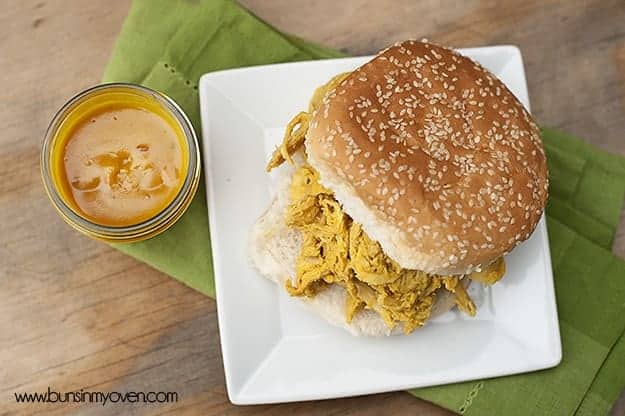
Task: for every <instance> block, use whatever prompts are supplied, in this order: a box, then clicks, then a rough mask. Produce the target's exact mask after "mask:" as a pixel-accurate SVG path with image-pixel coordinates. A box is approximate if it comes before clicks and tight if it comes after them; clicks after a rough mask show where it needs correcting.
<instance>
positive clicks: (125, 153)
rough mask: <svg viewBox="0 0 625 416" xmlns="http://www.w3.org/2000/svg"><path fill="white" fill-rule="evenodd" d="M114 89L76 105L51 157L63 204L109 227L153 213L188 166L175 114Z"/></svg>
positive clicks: (178, 185)
mask: <svg viewBox="0 0 625 416" xmlns="http://www.w3.org/2000/svg"><path fill="white" fill-rule="evenodd" d="M113 94H115V93H113ZM117 94H118V96H116V97H115V96H114V97H111V96H110V94H103V95H102V96H100V97H98V96H96V97H94V98H92V99H90V101H89V102H87V103H84V104H81V106H82V107H84V108H81V107H80V106H79V108H77V109H76V110H74V113H75V114H72V115H71V116H70V117H68V119H67V120H66V121H65V122H64V125H63V126H62V127H61V129H60V130H59V140H58V146H62V151H61V152H57V154H58V155H59V156H58V157H57V160H56V163H55V169H56V171H57V175H55V176H56V178H57V182H58V184H57V185H60V186H59V189H60V190H61V194H62V195H63V197H64V199H65V200H66V203H68V204H69V205H70V207H71V208H72V210H74V211H75V212H77V213H78V214H79V215H81V216H83V217H84V218H86V219H88V220H90V221H92V222H94V223H96V224H99V225H103V226H109V227H123V226H130V225H134V224H139V223H141V222H143V221H146V220H148V219H150V218H152V217H154V216H155V215H157V214H158V213H159V212H161V211H162V210H163V209H165V208H166V207H167V206H168V205H169V204H170V203H171V202H172V201H173V200H174V198H175V197H176V195H177V194H178V192H179V191H180V189H181V187H182V185H183V183H184V180H185V176H186V173H187V169H188V168H187V163H188V150H187V148H186V145H184V141H183V140H184V136H183V132H182V129H181V127H180V126H179V124H178V123H177V121H176V120H175V119H174V118H173V117H172V116H171V115H169V114H167V112H166V111H165V110H164V109H163V108H160V107H159V104H158V103H152V102H151V101H150V100H149V99H146V98H145V97H135V96H132V95H131V94H124V93H123V92H119V93H117Z"/></svg>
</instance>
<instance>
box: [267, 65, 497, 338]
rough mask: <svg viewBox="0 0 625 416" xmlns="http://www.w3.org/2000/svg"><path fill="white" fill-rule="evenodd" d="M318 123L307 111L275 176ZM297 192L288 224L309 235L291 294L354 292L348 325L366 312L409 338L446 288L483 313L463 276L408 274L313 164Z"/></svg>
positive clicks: (300, 173)
mask: <svg viewBox="0 0 625 416" xmlns="http://www.w3.org/2000/svg"><path fill="white" fill-rule="evenodd" d="M347 75H348V74H341V75H338V76H336V77H334V78H333V79H332V80H330V82H329V83H328V84H326V85H325V86H322V87H320V88H318V89H317V90H316V91H315V94H314V95H313V98H312V100H311V104H310V108H309V110H310V112H312V111H313V110H314V109H315V108H317V107H318V105H319V102H320V100H321V99H322V98H323V96H324V95H325V93H326V92H327V91H329V90H331V89H333V88H334V87H336V86H337V85H338V84H339V83H340V82H341V81H342V80H343V79H345V77H346V76H347ZM310 118H311V114H310V113H306V112H302V113H300V114H298V115H297V116H295V117H294V118H293V120H291V122H290V123H289V125H288V126H287V129H286V133H285V136H284V140H283V143H282V145H281V146H280V147H278V148H277V149H276V151H275V152H274V154H273V156H272V158H271V160H270V161H269V163H268V165H267V170H271V169H273V168H274V167H276V166H279V165H280V164H282V163H283V162H284V161H289V162H291V163H292V160H291V157H290V155H291V154H293V153H294V152H296V151H297V150H298V149H299V148H300V147H301V146H302V145H303V143H304V140H305V135H306V131H307V130H308V123H309V121H310ZM289 192H290V195H289V197H290V204H289V206H288V209H287V215H286V223H287V225H288V226H290V227H294V228H296V229H298V230H299V231H300V232H301V235H302V247H301V251H300V254H299V257H298V258H297V261H296V267H295V272H296V275H295V277H294V279H293V280H287V282H286V290H287V291H288V292H289V294H291V295H292V296H308V297H312V296H315V295H316V294H317V293H319V292H320V291H322V290H324V289H325V288H327V287H328V285H331V284H338V285H340V286H341V287H343V288H344V289H345V291H346V292H347V301H346V305H345V316H346V320H347V322H351V321H352V319H353V318H354V316H356V314H357V313H358V312H360V311H361V310H363V309H365V308H366V309H371V310H374V311H376V312H377V313H379V314H380V316H381V317H382V318H383V319H384V322H385V323H386V325H387V326H388V327H389V328H394V327H395V326H397V325H398V324H403V331H404V332H405V333H410V332H412V331H413V330H414V329H416V328H418V327H420V326H423V325H424V324H425V322H426V321H427V320H428V318H429V317H430V313H431V310H432V305H433V304H434V302H435V299H436V295H437V291H439V290H447V291H449V292H451V293H453V294H454V298H455V301H456V303H457V304H458V306H459V308H460V309H461V310H462V311H464V312H465V313H467V314H469V315H471V316H473V315H475V312H476V307H475V304H474V303H473V301H472V300H471V298H470V297H469V295H468V294H467V292H466V290H465V288H464V286H463V285H462V284H460V281H459V280H460V279H459V278H460V276H439V275H430V274H427V273H425V272H422V271H418V270H409V269H403V268H401V267H400V266H399V264H397V263H396V262H395V261H394V260H392V259H391V258H390V257H388V256H387V255H386V254H384V252H383V251H382V248H381V247H380V245H379V243H377V242H375V241H373V240H371V238H369V236H367V234H366V233H365V232H364V231H363V230H362V227H361V225H360V224H358V223H356V222H354V221H353V220H352V219H351V217H349V216H348V215H347V214H346V213H345V212H344V211H343V209H342V207H341V205H340V204H339V202H338V201H337V200H336V199H335V198H334V196H333V193H332V191H330V190H329V189H326V188H325V187H323V186H322V185H321V183H320V181H319V173H318V172H317V171H316V170H315V169H313V168H312V167H311V166H309V165H304V166H302V167H301V168H299V169H298V170H297V171H296V172H295V173H294V175H293V180H292V183H291V185H290V189H289ZM504 273H505V264H504V262H503V259H502V258H500V259H498V260H496V261H495V262H493V263H492V264H491V265H490V266H488V267H486V268H483V269H482V270H481V271H479V272H474V273H473V274H471V275H468V277H469V278H474V279H475V280H478V281H480V282H483V283H486V284H492V283H495V282H496V281H497V280H499V279H500V278H501V277H502V276H503V274H504Z"/></svg>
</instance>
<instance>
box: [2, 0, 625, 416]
mask: <svg viewBox="0 0 625 416" xmlns="http://www.w3.org/2000/svg"><path fill="white" fill-rule="evenodd" d="M295 3H298V5H297V6H295ZM299 3H301V4H299ZM440 3H445V4H447V5H450V4H451V3H454V2H452V1H449V2H440ZM455 3H457V4H456V5H454V6H453V7H449V6H448V7H447V8H445V9H443V8H440V6H438V4H439V1H436V0H424V1H420V2H414V1H391V0H389V1H387V2H382V1H376V0H349V1H347V0H343V1H334V0H329V1H309V2H292V1H290V0H278V1H271V2H269V1H264V0H245V1H243V4H244V5H245V6H246V7H248V8H249V9H251V10H252V11H254V12H255V13H256V14H258V15H259V16H260V17H262V18H263V19H265V20H267V21H268V22H270V23H272V24H274V25H276V26H278V27H279V28H281V29H283V30H286V31H289V32H292V33H295V34H297V35H300V36H302V37H305V38H308V39H311V40H313V41H317V42H321V43H324V44H326V45H329V46H332V47H335V48H340V49H342V50H344V51H346V52H348V53H350V54H369V53H373V52H375V51H377V50H378V49H380V48H382V47H384V46H386V45H387V44H389V43H390V42H392V41H395V40H400V39H404V38H408V37H424V36H425V37H428V38H430V39H433V40H436V41H438V42H443V43H446V44H449V45H453V46H458V47H463V46H479V45H489V44H498V43H512V44H516V45H519V46H520V47H521V50H522V51H523V55H524V59H525V65H526V70H527V77H528V81H529V89H530V96H531V101H532V108H533V112H534V114H535V115H536V117H537V118H538V120H539V121H540V123H541V124H544V125H549V126H554V127H558V128H561V129H564V130H567V131H569V132H571V133H573V134H576V135H578V136H580V137H584V138H586V139H587V140H588V141H590V142H592V143H594V144H596V145H598V146H600V147H602V148H605V149H608V150H611V151H613V152H617V153H621V154H623V155H625V108H624V107H625V2H623V1H622V0H593V1H586V0H583V1H582V0H568V1H566V2H564V1H545V0H537V1H533V0H530V1H528V0H523V1H517V2H501V1H462V2H461V1H458V2H455ZM503 3H507V4H506V5H504V4H503ZM128 6H129V2H128V0H119V1H109V2H95V1H94V2H83V1H81V2H78V1H69V0H58V1H47V0H24V1H19V2H18V1H11V2H9V1H6V2H3V6H2V7H1V8H0V68H2V75H1V78H0V80H1V81H0V91H2V109H1V110H0V125H1V126H2V130H1V132H0V212H1V213H2V216H1V220H0V415H9V414H11V415H13V414H32V413H33V412H34V411H38V412H44V411H45V412H50V413H51V414H53V415H60V414H66V413H68V412H76V414H89V415H91V414H98V415H114V414H120V413H127V412H128V413H129V412H131V411H132V412H133V414H137V415H148V414H149V415H153V414H165V413H172V414H173V413H176V414H178V413H179V414H209V415H210V414H256V413H262V414H292V413H293V412H297V413H300V412H301V413H305V414H324V415H326V414H358V415H363V414H364V415H368V414H370V415H377V414H382V413H383V414H386V415H394V414H422V415H443V414H449V413H448V412H447V411H444V410H442V409H439V408H437V407H435V406H433V405H431V404H428V403H426V402H422V401H419V400H417V399H415V398H413V397H411V396H409V395H407V394H406V393H401V392H398V393H392V394H381V395H374V396H368V397H360V398H351V399H341V400H331V401H324V402H316V403H298V404H286V405H275V406H256V407H234V406H232V405H230V404H229V402H228V399H227V397H226V391H225V386H224V376H223V369H222V364H221V356H220V349H219V335H218V331H217V319H216V315H215V302H214V301H213V300H211V299H209V298H207V297H204V296H202V295H200V294H199V293H196V292H194V291H192V290H190V289H188V288H186V287H185V286H183V285H182V284H179V283H177V282H176V281H175V280H173V279H171V278H169V277H167V276H165V275H163V274H161V273H159V272H157V271H155V270H153V269H151V268H150V267H148V266H145V265H143V264H140V263H138V262H137V261H135V260H133V259H132V258H130V257H127V256H125V255H123V254H120V253H119V252H117V251H115V250H113V249H111V248H109V247H107V246H106V245H104V244H100V243H97V242H94V241H91V240H89V239H87V238H85V237H82V236H80V235H78V234H76V233H75V232H74V231H72V230H71V229H70V228H69V227H68V226H66V225H65V224H64V223H63V222H62V221H61V219H60V218H59V217H58V216H57V215H56V213H55V212H54V210H53V208H52V206H51V205H50V203H49V202H48V201H47V199H46V196H45V195H44V192H43V188H42V186H41V182H40V178H39V146H40V142H41V138H42V136H43V132H44V130H45V128H46V126H47V123H48V122H49V120H50V118H51V117H52V115H53V114H54V112H55V110H56V109H58V108H59V107H60V106H61V105H62V104H63V102H64V101H65V100H66V99H67V98H68V97H70V96H71V95H72V94H74V93H75V92H77V91H79V90H80V89H82V88H85V87H87V86H89V85H93V84H95V83H97V82H98V80H99V79H100V76H101V74H102V70H103V68H104V65H105V63H106V61H107V59H108V56H109V53H110V51H111V49H112V47H113V42H114V40H115V36H116V35H117V33H118V32H119V29H120V26H121V24H122V21H123V19H124V17H125V15H126V13H127V10H128ZM614 249H615V251H616V252H617V253H618V254H620V255H621V256H625V232H623V229H622V228H621V231H620V232H619V237H618V239H617V242H616V244H615V248H614ZM48 386H51V387H52V388H53V389H55V390H58V391H72V390H79V389H81V388H83V389H85V390H91V391H95V390H100V391H113V390H116V391H129V390H134V391H142V390H143V391H149V390H154V391H176V392H178V394H179V401H178V403H176V404H170V405H149V406H137V405H135V406H132V405H129V406H123V405H109V406H104V407H103V406H100V405H92V406H93V407H89V406H88V405H85V406H81V405H76V404H73V405H61V404H54V405H48V406H47V407H45V406H35V407H26V405H23V404H16V403H15V400H14V398H13V392H18V391H45V390H46V389H47V387H48ZM618 412H619V414H625V411H624V410H623V408H622V407H621V410H620V411H618Z"/></svg>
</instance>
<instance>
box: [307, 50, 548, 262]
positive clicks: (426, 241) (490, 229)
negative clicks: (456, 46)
mask: <svg viewBox="0 0 625 416" xmlns="http://www.w3.org/2000/svg"><path fill="white" fill-rule="evenodd" d="M305 145H306V153H307V155H308V160H309V163H310V164H311V165H312V166H313V167H314V168H315V169H317V170H318V171H319V173H320V177H321V182H322V183H323V185H324V186H326V187H327V188H329V189H331V190H332V191H333V192H334V195H335V197H336V199H337V200H338V201H339V202H340V203H341V204H342V205H343V209H344V210H345V212H346V213H347V214H348V215H350V216H351V217H352V218H353V219H354V221H356V222H358V223H360V224H362V226H363V229H364V230H365V232H366V233H367V234H368V235H369V236H370V237H371V238H372V239H374V240H376V241H378V242H379V243H380V245H381V246H382V249H383V250H384V252H385V253H386V254H387V255H388V256H390V257H391V258H393V259H394V260H395V261H397V262H398V263H399V265H400V266H402V267H403V268H408V269H418V270H423V271H425V272H427V273H436V274H462V273H468V272H470V271H471V270H473V269H475V268H477V267H479V266H481V265H484V264H488V263H489V262H491V261H492V260H494V259H495V258H497V257H499V256H501V255H503V254H506V253H507V252H509V251H510V250H511V249H512V248H513V247H514V246H516V245H517V244H519V243H520V242H522V241H524V240H526V239H527V238H528V237H529V236H530V235H531V233H532V232H533V230H534V228H535V227H536V224H537V223H538V220H539V219H540V217H541V215H542V213H543V210H544V207H545V203H546V200H547V187H548V179H547V164H546V160H545V152H544V149H543V145H542V141H541V139H540V135H539V130H538V127H537V126H536V123H535V122H534V121H533V120H532V118H531V116H530V115H529V113H528V112H527V111H526V110H525V108H524V107H523V105H522V104H521V103H520V102H519V101H518V100H517V99H516V97H515V96H514V95H513V94H512V93H511V92H510V91H509V90H508V88H506V86H505V85H504V84H503V83H502V82H501V81H500V80H499V79H497V78H496V77H495V76H494V75H493V74H491V73H490V72H488V71H487V70H485V69H484V68H483V67H481V66H480V65H479V64H477V63H476V62H474V61H472V60H471V59H469V58H466V57H464V56H462V55H459V54H458V53H456V52H454V51H452V50H450V49H446V48H443V47H440V46H436V45H433V44H429V43H424V42H418V41H406V42H401V43H398V44H396V45H394V46H392V47H390V48H388V49H386V50H384V51H382V52H381V53H380V54H379V55H377V56H376V57H375V58H374V59H373V60H372V61H370V62H368V63H367V64H365V65H363V66H362V67H360V68H358V69H357V70H356V71H354V72H353V73H352V74H350V75H349V76H348V77H347V78H346V79H345V80H344V81H343V82H342V83H341V84H340V85H339V86H338V87H337V88H335V89H334V90H332V91H330V92H329V93H328V94H327V95H326V96H325V97H324V99H323V103H322V104H321V106H320V107H319V108H318V109H317V110H316V111H315V113H314V114H313V117H312V120H311V123H310V129H309V131H308V134H307V136H306V142H305Z"/></svg>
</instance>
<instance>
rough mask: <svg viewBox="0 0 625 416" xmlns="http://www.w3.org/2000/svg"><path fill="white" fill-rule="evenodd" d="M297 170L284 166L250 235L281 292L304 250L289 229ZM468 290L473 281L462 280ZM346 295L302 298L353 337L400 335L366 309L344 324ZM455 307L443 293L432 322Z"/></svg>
mask: <svg viewBox="0 0 625 416" xmlns="http://www.w3.org/2000/svg"><path fill="white" fill-rule="evenodd" d="M295 160H296V165H300V166H301V164H302V160H303V158H302V157H297V158H295ZM294 171H295V169H294V168H293V167H292V166H288V165H286V164H285V165H283V166H282V167H281V168H280V169H279V172H278V173H279V174H280V175H281V176H280V177H279V179H278V187H277V190H276V197H275V198H274V199H273V201H272V202H271V204H270V206H269V208H268V209H267V211H266V212H265V213H264V214H263V216H262V217H260V218H259V219H258V220H257V221H256V223H255V224H254V226H253V227H252V231H251V233H250V238H249V242H248V244H249V246H248V252H249V256H250V259H251V261H252V263H253V264H254V266H255V267H256V269H258V271H259V272H260V273H261V274H262V275H263V276H265V277H266V278H268V279H270V280H272V281H274V282H276V283H277V284H278V286H279V287H280V289H281V290H286V289H284V285H285V282H286V280H287V279H289V278H291V276H295V261H296V259H297V256H298V255H299V252H300V248H301V235H300V233H299V231H298V230H296V229H294V228H290V227H287V225H286V223H285V220H284V219H285V218H286V211H287V207H288V204H289V192H288V191H289V185H290V183H291V180H292V175H293V172H294ZM462 284H463V285H464V286H465V287H468V286H469V284H470V279H462ZM346 295H347V293H346V291H345V289H343V288H342V287H341V286H339V285H336V284H333V285H330V286H329V287H328V288H327V289H325V290H323V291H321V292H319V293H318V294H317V295H315V296H314V297H311V298H308V297H300V298H299V299H300V300H301V301H303V303H305V304H306V305H307V306H308V307H309V309H310V310H311V311H312V312H314V313H316V314H318V315H320V316H321V317H323V318H324V319H325V320H327V321H328V322H330V323H331V324H333V325H335V326H338V327H341V328H344V329H346V330H347V331H349V332H350V333H352V334H353V335H365V336H382V335H401V334H403V328H402V327H403V325H402V324H400V325H397V326H396V327H395V328H394V329H391V328H389V327H388V326H387V325H386V324H385V323H384V320H383V319H382V317H381V316H380V315H379V314H378V313H377V312H375V311H373V310H370V309H365V310H363V311H361V312H359V313H358V314H356V316H354V319H353V320H352V322H351V323H347V321H346V320H345V300H346ZM454 306H455V300H454V295H453V294H452V293H451V292H448V291H446V290H443V289H439V290H438V291H437V293H436V301H435V303H434V305H433V306H432V312H431V315H430V319H432V318H435V317H437V316H439V315H441V314H443V313H445V312H447V311H449V310H450V309H452V308H453V307H454Z"/></svg>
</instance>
